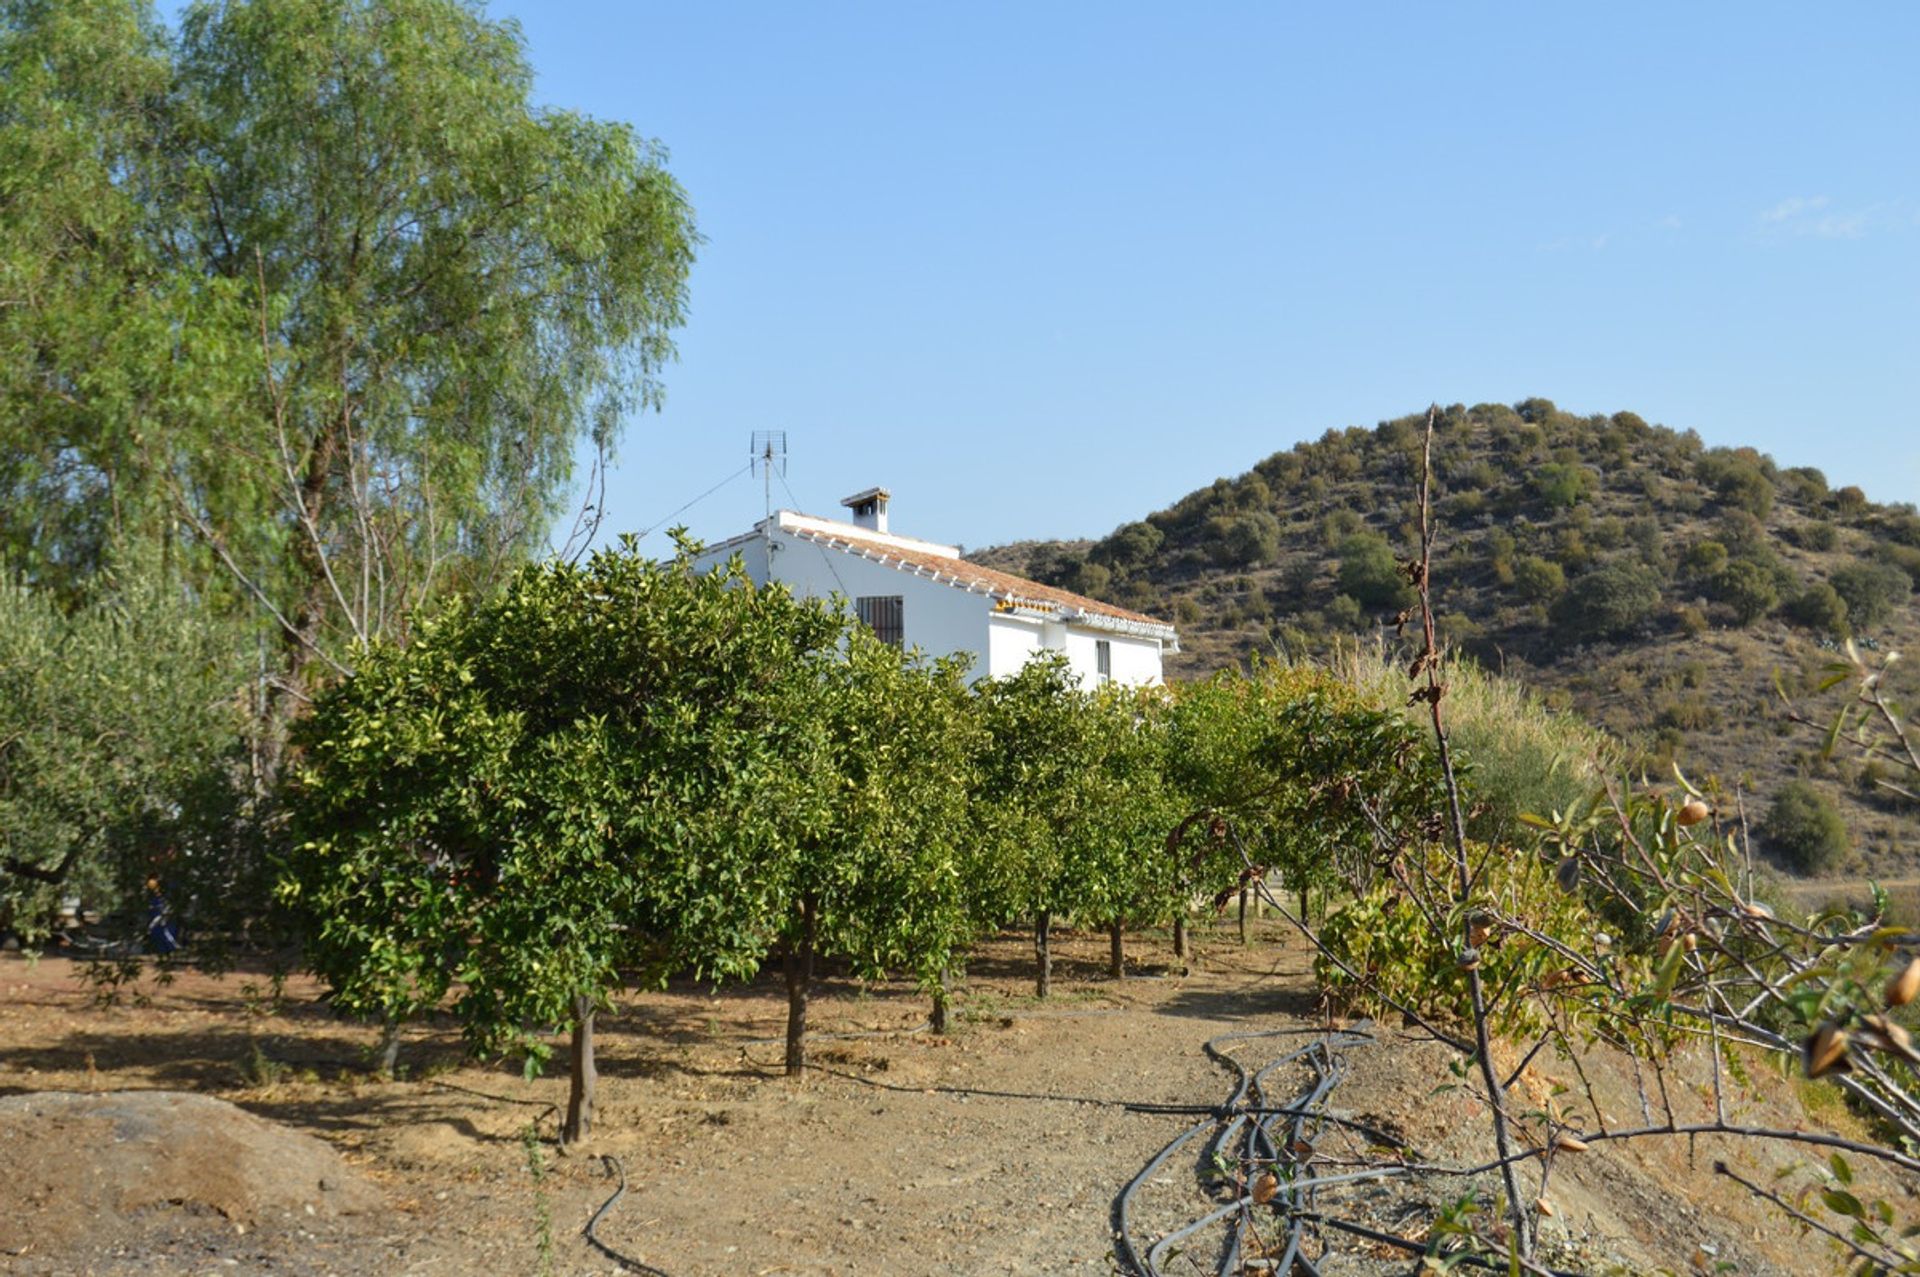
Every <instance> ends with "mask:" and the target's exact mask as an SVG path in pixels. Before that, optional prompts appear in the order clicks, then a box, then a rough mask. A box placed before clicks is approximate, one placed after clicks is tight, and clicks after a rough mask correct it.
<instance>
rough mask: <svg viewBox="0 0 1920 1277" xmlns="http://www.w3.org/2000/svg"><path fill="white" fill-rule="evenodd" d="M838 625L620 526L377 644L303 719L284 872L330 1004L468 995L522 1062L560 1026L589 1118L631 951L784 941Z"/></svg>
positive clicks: (696, 964) (392, 1018)
mask: <svg viewBox="0 0 1920 1277" xmlns="http://www.w3.org/2000/svg"><path fill="white" fill-rule="evenodd" d="M684 548H685V547H683V550H684ZM843 633H844V621H843V619H842V618H841V617H840V616H838V615H837V614H835V613H834V612H832V611H830V610H828V609H826V608H823V607H821V606H818V605H816V604H809V603H804V602H801V601H797V600H795V599H794V598H793V597H792V596H790V595H789V594H788V593H787V592H786V591H784V590H782V589H778V588H774V589H755V588H752V587H751V585H750V583H748V582H747V581H746V579H745V578H744V576H743V575H742V573H741V571H740V568H739V566H738V564H737V563H736V564H733V565H730V566H729V567H727V568H725V569H722V570H718V571H715V572H712V573H707V574H701V573H697V572H695V571H694V569H693V568H692V566H691V564H690V561H689V560H688V558H687V557H686V555H685V553H684V552H683V553H682V555H681V556H680V557H678V558H677V559H675V560H674V561H673V562H670V563H666V564H657V563H652V562H648V561H645V560H642V559H640V558H638V557H637V556H636V555H634V554H633V553H632V552H631V547H630V546H629V547H627V549H626V550H625V551H624V552H613V551H609V552H603V553H601V554H599V555H596V556H595V557H594V558H593V559H592V561H591V562H590V563H589V564H587V565H585V566H583V567H574V566H568V565H564V564H549V565H545V566H541V567H535V568H528V569H525V570H523V571H522V572H520V573H519V574H518V575H517V576H516V577H515V578H514V579H513V580H512V581H511V582H510V583H509V585H508V586H507V588H506V589H505V590H503V591H502V592H501V593H500V594H499V595H498V596H497V597H496V598H494V599H492V600H490V601H488V602H485V603H479V604H471V605H464V606H454V607H452V608H450V609H449V610H447V611H446V612H444V613H443V614H441V615H440V616H439V617H438V618H437V619H436V620H434V621H433V622H432V623H431V624H429V625H428V626H426V627H424V628H423V629H422V630H421V631H420V632H419V633H418V635H417V636H416V637H415V639H414V641H413V642H412V643H411V644H410V645H408V646H406V647H404V648H402V647H398V646H394V645H391V644H386V643H376V644H373V645H370V646H368V647H367V648H365V649H364V650H363V651H361V652H360V653H359V654H358V659H357V661H356V665H357V672H356V673H355V674H354V676H353V677H351V678H348V679H346V680H344V681H343V682H341V683H340V684H339V685H338V686H337V687H335V688H334V689H333V690H332V691H331V692H329V693H328V694H326V695H325V696H323V697H322V698H321V699H320V701H319V703H318V704H317V705H316V706H315V707H314V712H313V714H312V716H311V718H310V719H309V720H307V722H306V723H305V724H304V725H303V728H302V732H301V736H300V741H299V743H300V746H301V750H302V753H301V757H300V765H299V768H298V771H297V774H296V777H295V780H294V782H293V786H292V790H291V794H290V802H291V808H292V812H291V814H292V828H293V831H294V835H295V836H294V839H293V843H292V848H291V850H290V852H289V854H287V855H286V856H285V858H284V861H283V863H282V866H281V871H280V877H279V894H280V897H281V899H282V900H283V901H285V902H286V903H288V904H289V905H291V906H293V908H294V910H295V912H296V914H297V915H298V916H299V917H300V918H301V919H303V921H304V926H305V941H306V959H307V961H308V963H309V964H310V965H311V966H312V968H313V969H314V970H315V971H316V972H317V973H318V974H320V975H321V976H322V977H323V978H325V979H326V980H327V981H328V982H329V984H331V985H332V987H333V989H334V991H335V1005H337V1006H339V1007H341V1008H342V1009H344V1010H346V1011H349V1012H354V1013H359V1014H363V1015H367V1016H369V1017H374V1018H380V1019H384V1020H386V1021H387V1022H389V1023H393V1022H396V1021H397V1020H398V1019H400V1018H403V1017H406V1016H410V1015H413V1014H416V1013H418V1012H420V1011H422V1010H424V1009H427V1008H432V1007H435V1006H439V1005H441V1004H442V1003H443V1002H444V1001H446V1000H448V999H449V998H450V999H451V1008H452V1010H453V1012H454V1013H455V1014H456V1015H457V1016H458V1017H459V1018H460V1020H461V1022H462V1025H463V1027H464V1030H465V1033H466V1035H467V1038H468V1040H469V1042H470V1043H471V1044H472V1046H473V1047H474V1048H475V1049H476V1050H480V1051H487V1052H491V1051H518V1052H521V1053H523V1054H524V1055H525V1057H526V1060H527V1066H528V1070H529V1072H530V1073H531V1072H533V1071H535V1070H537V1069H538V1068H539V1067H540V1065H541V1063H542V1062H543V1060H544V1059H545V1058H546V1056H547V1054H548V1047H547V1046H546V1044H545V1041H544V1040H543V1032H544V1030H545V1029H546V1027H548V1026H553V1025H567V1026H570V1027H571V1030H572V1036H573V1050H572V1053H571V1059H572V1086H571V1090H570V1096H569V1101H568V1108H567V1117H566V1125H565V1129H564V1132H563V1139H565V1140H567V1141H569V1142H577V1141H580V1140H584V1139H585V1138H586V1137H587V1135H588V1133H589V1131H590V1126H591V1119H592V1108H593V1100H594V1084H595V1072H594V1064H593V1027H594V1016H595V1012H596V1010H597V1009H598V1008H600V1007H602V1006H604V1005H605V1004H606V1001H607V999H608V997H609V995H610V994H611V993H612V991H614V990H615V989H617V988H618V987H619V986H620V985H621V983H622V981H623V972H624V971H627V970H632V969H637V970H638V971H639V972H640V973H641V975H642V978H643V979H647V980H664V979H665V977H666V976H667V975H668V974H670V973H672V972H675V971H692V972H694V973H696V974H698V975H700V976H702V977H706V978H714V979H718V978H724V977H729V976H742V975H746V974H749V973H751V972H752V971H753V970H755V969H756V968H757V966H758V965H759V962H760V960H761V958H762V957H763V955H764V954H765V953H766V952H767V949H768V946H769V944H770V942H771V940H772V938H773V936H774V934H775V932H776V930H777V928H778V926H779V924H780V921H781V918H782V917H783V915H784V914H785V913H786V911H787V909H788V902H789V900H790V899H791V893H792V886H793V882H794V878H795V872H796V865H797V863H798V860H799V854H798V848H799V845H800V842H801V838H802V836H803V835H804V832H805V830H806V829H808V828H817V827H818V826H819V824H820V821H821V820H822V818H823V816H822V813H823V812H825V811H826V810H827V808H828V803H827V799H826V796H825V795H824V794H823V793H822V783H823V780H824V778H825V777H826V776H827V774H828V771H829V770H830V769H829V767H828V765H827V764H826V762H825V761H824V759H825V758H826V755H827V731H826V725H825V723H824V721H823V718H822V716H821V715H820V714H819V713H817V712H816V709H817V707H818V704H819V701H820V698H821V696H822V694H823V689H824V688H825V687H826V686H827V685H828V684H827V681H826V678H827V675H828V673H829V671H830V670H831V669H832V668H833V667H834V666H835V665H836V663H837V662H838V660H839V652H838V644H839V642H840V641H841V638H842V635H843Z"/></svg>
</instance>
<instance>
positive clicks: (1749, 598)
mask: <svg viewBox="0 0 1920 1277" xmlns="http://www.w3.org/2000/svg"><path fill="white" fill-rule="evenodd" d="M1713 597H1714V598H1715V599H1718V600H1719V601H1720V602H1722V603H1724V604H1726V605H1727V606H1728V607H1730V608H1732V609H1733V615H1734V617H1735V619H1737V620H1738V621H1739V622H1740V624H1742V625H1751V624H1753V623H1754V622H1755V621H1757V620H1759V619H1760V618H1761V617H1763V616H1765V615H1766V614H1767V613H1769V612H1771V611H1773V609H1774V606H1775V605H1776V604H1778V603H1779V602H1780V592H1779V591H1778V590H1776V589H1775V588H1774V585H1773V573H1771V572H1769V571H1767V569H1765V568H1763V567H1761V566H1760V565H1759V564H1757V563H1754V562H1752V561H1751V560H1748V559H1735V560H1734V561H1733V562H1731V563H1729V564H1727V566H1726V568H1725V570H1723V571H1722V572H1721V573H1720V574H1719V575H1718V576H1716V577H1714V578H1713Z"/></svg>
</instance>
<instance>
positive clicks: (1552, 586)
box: [1513, 554, 1567, 603]
mask: <svg viewBox="0 0 1920 1277" xmlns="http://www.w3.org/2000/svg"><path fill="white" fill-rule="evenodd" d="M1513 588H1514V591H1515V592H1516V593H1518V594H1519V595H1520V597H1521V598H1523V599H1526V600H1527V601H1528V602H1530V603H1550V602H1552V601H1553V600H1554V599H1557V598H1559V597H1560V595H1561V593H1562V592H1563V591H1564V590H1565V589H1566V588H1567V574H1566V572H1565V571H1564V570H1562V569H1561V567H1560V565H1559V564H1558V563H1555V562H1553V561H1552V560H1551V559H1543V558H1541V557H1540V556H1539V555H1537V554H1524V555H1521V556H1520V558H1518V559H1516V560H1515V561H1514V564H1513Z"/></svg>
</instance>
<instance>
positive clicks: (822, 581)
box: [771, 532, 993, 678]
mask: <svg viewBox="0 0 1920 1277" xmlns="http://www.w3.org/2000/svg"><path fill="white" fill-rule="evenodd" d="M771 548H772V552H773V579H774V580H776V581H782V582H785V583H786V585H787V586H788V588H790V589H791V590H792V591H793V592H794V593H795V594H798V595H801V596H804V597H813V598H825V597H826V596H828V595H830V594H834V593H840V594H844V595H846V597H847V601H848V603H849V605H851V604H852V601H853V600H854V599H857V598H861V597H863V596H866V595H879V596H881V597H885V596H888V595H894V594H897V595H899V596H900V599H901V603H900V623H901V627H902V629H903V631H904V634H905V642H906V646H907V647H909V648H913V647H917V648H919V649H920V650H921V651H923V652H925V653H926V654H927V655H928V656H946V655H949V654H950V653H954V652H965V653H967V654H968V655H970V656H972V657H973V668H972V670H971V672H970V674H971V676H972V677H976V678H977V677H979V676H981V675H982V674H984V673H985V672H986V671H987V669H988V665H987V658H988V655H989V647H988V638H987V618H988V615H989V613H990V612H991V610H992V607H993V601H992V600H991V599H989V598H988V597H987V596H986V595H984V594H969V593H968V592H967V591H965V590H962V589H957V588H955V587H954V586H951V585H947V584H945V583H944V582H937V581H929V580H927V579H926V578H925V577H918V576H915V575H914V574H913V573H911V572H903V571H901V570H900V569H898V568H893V567H885V566H882V565H881V564H878V563H873V562H870V561H868V560H866V559H863V558H860V557H859V556H858V555H854V554H847V553H845V552H843V551H840V550H830V549H828V548H827V547H826V546H824V545H821V544H820V543H818V542H817V541H805V540H801V539H800V538H798V537H793V536H789V535H787V534H786V533H784V532H775V533H773V541H772V546H771Z"/></svg>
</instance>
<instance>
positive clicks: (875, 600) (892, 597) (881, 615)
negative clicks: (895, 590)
mask: <svg viewBox="0 0 1920 1277" xmlns="http://www.w3.org/2000/svg"><path fill="white" fill-rule="evenodd" d="M853 610H854V612H855V614H856V615H858V616H859V618H860V624H862V625H864V626H866V627H867V628H868V629H870V630H872V631H873V634H874V637H875V638H877V639H879V640H880V641H881V642H882V643H891V644H893V646H895V647H901V646H903V645H904V644H905V642H906V637H907V634H906V623H905V621H904V620H902V618H901V611H902V609H901V605H900V596H899V595H898V594H869V595H867V596H866V597H865V598H859V599H855V600H854V601H853Z"/></svg>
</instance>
